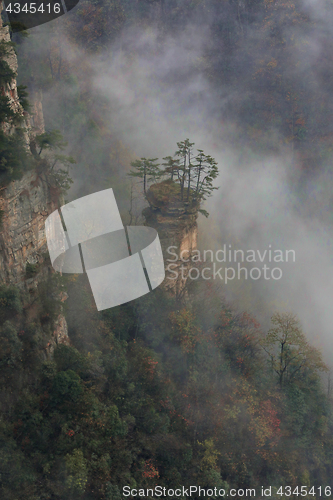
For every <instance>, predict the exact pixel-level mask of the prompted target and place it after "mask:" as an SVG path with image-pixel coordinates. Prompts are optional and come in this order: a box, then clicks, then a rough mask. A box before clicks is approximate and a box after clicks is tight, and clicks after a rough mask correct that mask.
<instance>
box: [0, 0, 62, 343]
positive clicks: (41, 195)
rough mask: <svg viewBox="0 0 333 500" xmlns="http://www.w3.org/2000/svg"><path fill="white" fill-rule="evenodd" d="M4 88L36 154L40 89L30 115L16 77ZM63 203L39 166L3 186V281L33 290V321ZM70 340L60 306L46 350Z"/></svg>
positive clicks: (0, 37)
mask: <svg viewBox="0 0 333 500" xmlns="http://www.w3.org/2000/svg"><path fill="white" fill-rule="evenodd" d="M1 10H2V4H1V2H0V12H1ZM1 41H4V42H10V35H9V29H8V27H7V26H6V27H3V26H2V21H1V17H0V42H1ZM8 47H9V49H7V53H6V54H5V56H4V57H3V59H4V60H5V61H6V62H7V63H8V65H9V67H10V69H11V70H12V71H13V72H14V74H15V75H17V57H16V54H15V51H14V49H13V48H10V46H8ZM0 92H1V94H2V95H4V96H7V97H8V99H9V104H10V107H11V109H12V110H13V111H15V113H18V114H19V115H21V116H22V117H23V122H22V123H20V125H19V126H20V127H21V128H23V130H24V138H25V142H26V147H27V151H28V154H31V152H30V143H31V141H32V140H33V139H34V137H35V136H36V134H37V133H43V132H44V131H45V130H44V119H43V110H42V102H41V98H40V97H41V96H40V93H39V92H38V91H33V92H32V96H30V95H29V98H30V105H31V114H28V113H27V112H26V111H24V109H23V108H22V106H21V104H20V102H19V97H18V92H17V83H16V77H14V78H12V79H11V81H10V82H8V83H5V84H4V85H2V87H0ZM31 97H32V99H31ZM15 126H16V125H13V124H12V123H8V122H3V123H2V124H1V127H2V130H3V132H4V133H5V134H8V135H10V134H12V133H13V131H14V128H15ZM0 159H1V152H0ZM58 203H59V191H58V190H57V189H56V188H55V187H54V186H52V184H51V183H50V182H49V179H48V176H47V175H46V174H43V175H41V174H40V173H39V172H37V171H35V170H31V171H28V172H26V173H24V175H23V176H22V177H21V179H20V180H15V181H12V182H10V183H9V184H8V185H7V186H3V187H0V215H1V217H0V285H12V286H16V287H18V288H19V289H20V290H21V291H22V292H28V293H25V294H24V293H23V295H24V296H25V297H26V299H25V301H26V303H25V310H26V314H27V316H28V317H30V320H34V318H33V315H32V314H30V313H29V308H30V309H31V310H32V309H33V307H34V306H33V304H34V303H35V300H36V297H37V296H38V293H39V292H38V286H39V285H40V284H41V283H43V282H45V281H46V280H47V279H48V277H49V276H50V274H52V272H53V270H52V267H51V266H50V263H49V259H48V251H47V245H46V237H45V219H46V218H47V217H48V215H49V214H50V213H51V212H53V211H54V210H56V209H57V207H58ZM51 293H52V294H53V293H54V296H55V299H56V300H58V301H59V299H60V300H61V301H63V299H64V297H65V294H63V293H62V294H60V295H61V296H60V297H59V291H58V290H53V291H52V292H51ZM68 341H69V339H68V333H67V324H66V320H65V318H64V316H63V314H62V308H60V314H59V315H58V316H57V317H56V319H55V321H54V325H53V338H52V339H50V342H49V344H48V350H47V352H52V349H53V346H54V344H55V343H59V342H61V343H68Z"/></svg>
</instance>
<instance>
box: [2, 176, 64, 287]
mask: <svg viewBox="0 0 333 500" xmlns="http://www.w3.org/2000/svg"><path fill="white" fill-rule="evenodd" d="M57 202H58V200H57V193H56V192H55V191H54V188H52V187H51V186H50V185H49V183H48V182H47V178H45V177H41V176H39V175H38V174H37V173H36V172H28V173H26V174H25V175H24V176H23V177H22V179H21V180H19V181H13V182H11V183H10V184H9V185H8V186H7V187H6V189H3V190H2V192H1V196H0V209H1V210H2V214H3V215H2V223H1V226H2V227H1V228H0V282H1V283H5V284H12V285H17V286H19V287H28V288H29V289H30V288H31V287H36V286H37V280H36V278H35V277H34V276H32V275H34V274H36V275H37V276H38V274H39V273H40V272H41V271H43V269H42V264H43V262H44V260H45V257H47V255H48V254H47V246H46V237H45V219H46V218H47V216H48V215H49V214H50V213H51V212H52V211H53V210H55V209H56V208H57ZM39 279H41V277H39Z"/></svg>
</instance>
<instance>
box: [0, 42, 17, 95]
mask: <svg viewBox="0 0 333 500" xmlns="http://www.w3.org/2000/svg"><path fill="white" fill-rule="evenodd" d="M12 50H13V44H12V43H11V42H5V41H3V40H2V41H1V42H0V86H2V87H3V86H4V85H6V84H7V83H10V82H11V81H12V80H13V78H15V76H16V74H15V72H14V71H13V70H12V69H11V68H10V66H9V64H8V62H7V61H6V60H5V58H6V56H8V55H9V54H10V53H11V51H12Z"/></svg>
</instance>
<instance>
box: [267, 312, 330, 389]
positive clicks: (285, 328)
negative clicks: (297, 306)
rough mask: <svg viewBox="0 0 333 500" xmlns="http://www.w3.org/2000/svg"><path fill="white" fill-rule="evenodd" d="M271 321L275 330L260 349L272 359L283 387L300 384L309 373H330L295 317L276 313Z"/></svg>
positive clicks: (269, 334) (271, 331)
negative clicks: (292, 383) (295, 381)
mask: <svg viewBox="0 0 333 500" xmlns="http://www.w3.org/2000/svg"><path fill="white" fill-rule="evenodd" d="M271 321H272V323H273V325H274V327H273V328H271V329H270V330H269V331H268V333H267V335H266V337H265V339H264V340H263V341H262V344H261V345H262V347H263V348H264V349H265V351H266V352H267V353H268V354H269V356H270V360H271V365H272V368H273V370H274V371H275V372H276V373H277V375H278V377H279V384H280V386H282V385H284V384H288V383H291V382H293V381H294V380H297V379H298V380H299V379H300V378H302V376H303V375H304V374H305V373H306V372H307V370H309V369H310V370H311V372H312V373H316V371H328V368H327V366H326V365H325V363H324V361H323V359H322V355H321V353H320V352H319V351H318V349H315V348H314V347H313V346H311V345H310V344H309V343H308V342H307V340H306V337H305V335H304V333H303V332H302V330H301V328H300V325H299V322H298V320H297V319H296V317H295V316H294V315H292V314H291V313H285V314H279V313H277V314H275V315H274V316H272V320H271Z"/></svg>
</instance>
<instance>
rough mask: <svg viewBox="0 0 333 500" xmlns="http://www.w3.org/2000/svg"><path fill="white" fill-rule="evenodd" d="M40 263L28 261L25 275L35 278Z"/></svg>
mask: <svg viewBox="0 0 333 500" xmlns="http://www.w3.org/2000/svg"><path fill="white" fill-rule="evenodd" d="M38 267H39V266H38V264H31V263H30V262H27V263H26V266H25V275H26V277H27V278H28V279H29V278H33V277H34V276H35V275H36V273H37V272H38Z"/></svg>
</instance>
